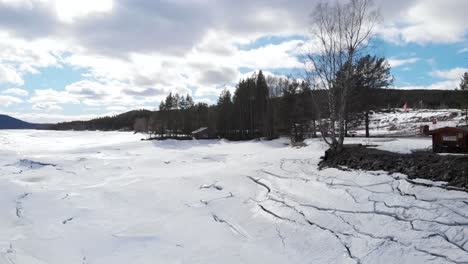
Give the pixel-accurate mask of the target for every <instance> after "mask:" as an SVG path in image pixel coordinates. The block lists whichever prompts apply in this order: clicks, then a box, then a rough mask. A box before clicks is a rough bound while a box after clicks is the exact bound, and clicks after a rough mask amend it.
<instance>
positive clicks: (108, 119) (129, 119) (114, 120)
mask: <svg viewBox="0 0 468 264" xmlns="http://www.w3.org/2000/svg"><path fill="white" fill-rule="evenodd" d="M154 113H155V112H153V111H149V110H133V111H130V112H126V113H123V114H120V115H115V116H105V117H100V118H95V119H92V120H88V121H72V122H64V123H58V124H52V125H45V126H41V128H43V129H51V130H103V131H107V130H126V131H130V130H133V124H134V123H135V120H136V119H137V118H145V119H149V118H150V116H151V115H153V114H154Z"/></svg>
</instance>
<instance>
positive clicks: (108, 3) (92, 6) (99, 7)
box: [55, 0, 114, 23]
mask: <svg viewBox="0 0 468 264" xmlns="http://www.w3.org/2000/svg"><path fill="white" fill-rule="evenodd" d="M113 6H114V2H113V1H112V0H99V1H95V0H80V1H69V0H55V8H56V12H57V15H58V18H59V19H60V20H62V21H64V22H67V23H72V22H73V21H74V20H75V19H77V18H83V17H86V16H88V15H90V14H95V13H109V12H110V11H112V7H113Z"/></svg>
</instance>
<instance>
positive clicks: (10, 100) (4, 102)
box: [0, 95, 23, 107]
mask: <svg viewBox="0 0 468 264" xmlns="http://www.w3.org/2000/svg"><path fill="white" fill-rule="evenodd" d="M22 102H23V100H21V99H20V98H18V97H14V96H9V95H0V107H1V106H4V107H8V106H10V105H12V104H16V103H22Z"/></svg>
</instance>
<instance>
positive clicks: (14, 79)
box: [0, 64, 24, 85]
mask: <svg viewBox="0 0 468 264" xmlns="http://www.w3.org/2000/svg"><path fill="white" fill-rule="evenodd" d="M0 83H9V84H17V85H23V84H24V81H23V79H22V78H21V76H20V75H19V74H18V72H16V70H15V69H14V68H12V67H10V66H7V65H2V64H0Z"/></svg>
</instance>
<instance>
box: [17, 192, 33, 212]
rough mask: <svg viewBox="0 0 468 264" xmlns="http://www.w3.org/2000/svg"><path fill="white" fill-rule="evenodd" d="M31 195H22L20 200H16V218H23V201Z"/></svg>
mask: <svg viewBox="0 0 468 264" xmlns="http://www.w3.org/2000/svg"><path fill="white" fill-rule="evenodd" d="M29 195H31V193H24V194H23V195H20V196H19V197H18V199H16V201H15V203H16V206H15V208H16V217H18V218H22V217H23V199H25V198H26V197H28V196H29Z"/></svg>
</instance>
